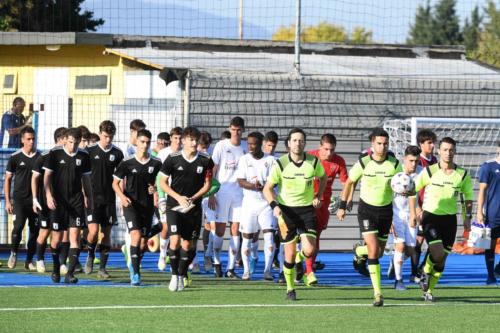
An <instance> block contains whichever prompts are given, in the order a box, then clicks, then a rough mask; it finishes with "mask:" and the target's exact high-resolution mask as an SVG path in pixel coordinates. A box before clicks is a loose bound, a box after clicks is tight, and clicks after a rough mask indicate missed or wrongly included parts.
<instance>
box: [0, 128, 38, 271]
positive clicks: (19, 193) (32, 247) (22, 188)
mask: <svg viewBox="0 0 500 333" xmlns="http://www.w3.org/2000/svg"><path fill="white" fill-rule="evenodd" d="M19 134H20V136H21V144H22V148H21V149H19V150H18V151H16V152H15V153H14V154H12V155H11V156H10V158H9V161H8V162H7V168H6V170H5V182H4V195H5V209H6V210H7V213H9V214H11V215H12V220H13V223H14V228H12V244H11V252H10V257H9V261H8V263H7V266H8V267H9V268H11V269H12V268H15V267H16V263H17V250H18V248H19V243H20V242H21V239H22V237H23V235H22V233H23V229H24V225H25V224H26V220H28V225H29V237H28V253H27V256H26V261H25V263H24V268H26V269H27V270H30V271H35V270H36V267H35V265H34V264H33V262H32V260H33V255H34V254H35V251H36V238H37V237H38V230H39V227H38V219H37V216H36V214H35V213H34V212H33V209H32V205H33V198H32V196H31V186H30V184H31V169H32V167H33V164H34V163H35V161H36V159H37V158H38V156H40V153H39V152H37V151H36V148H35V130H34V129H33V128H32V127H30V126H27V127H24V128H23V129H22V130H21V132H20V133H19ZM12 178H14V193H13V196H12V199H14V200H13V201H14V202H12V200H11V196H10V189H11V182H12Z"/></svg>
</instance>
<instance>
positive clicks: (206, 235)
mask: <svg viewBox="0 0 500 333" xmlns="http://www.w3.org/2000/svg"><path fill="white" fill-rule="evenodd" d="M202 239H203V251H205V252H207V249H208V242H209V241H210V230H207V229H203V235H202Z"/></svg>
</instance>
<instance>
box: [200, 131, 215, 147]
mask: <svg viewBox="0 0 500 333" xmlns="http://www.w3.org/2000/svg"><path fill="white" fill-rule="evenodd" d="M198 143H199V144H200V145H204V146H208V145H210V144H212V136H211V135H210V133H208V132H205V131H202V132H201V135H200V139H199V140H198Z"/></svg>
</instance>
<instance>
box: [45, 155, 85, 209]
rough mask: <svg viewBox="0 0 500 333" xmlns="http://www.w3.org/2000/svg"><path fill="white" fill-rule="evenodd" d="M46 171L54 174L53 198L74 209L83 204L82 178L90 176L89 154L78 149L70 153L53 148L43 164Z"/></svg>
mask: <svg viewBox="0 0 500 333" xmlns="http://www.w3.org/2000/svg"><path fill="white" fill-rule="evenodd" d="M43 168H44V169H45V171H46V172H47V171H51V172H52V190H53V194H52V195H53V196H54V198H55V200H56V204H57V201H64V202H67V203H68V204H70V205H71V206H73V207H76V206H80V205H82V203H83V192H82V177H83V176H84V175H90V171H91V169H90V158H89V154H88V153H87V152H86V151H84V150H80V149H78V150H77V151H76V152H75V153H72V154H70V153H68V152H67V151H66V150H65V149H64V148H63V147H56V148H53V149H52V150H51V151H50V152H49V155H48V156H47V158H46V159H45V163H44V164H43Z"/></svg>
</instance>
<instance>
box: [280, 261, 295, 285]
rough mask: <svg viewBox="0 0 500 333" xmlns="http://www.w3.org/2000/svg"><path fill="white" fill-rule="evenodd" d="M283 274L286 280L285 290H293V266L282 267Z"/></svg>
mask: <svg viewBox="0 0 500 333" xmlns="http://www.w3.org/2000/svg"><path fill="white" fill-rule="evenodd" d="M283 274H284V275H285V280H286V290H287V291H290V290H294V289H295V266H294V267H293V268H286V267H283Z"/></svg>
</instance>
